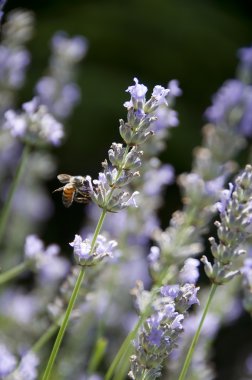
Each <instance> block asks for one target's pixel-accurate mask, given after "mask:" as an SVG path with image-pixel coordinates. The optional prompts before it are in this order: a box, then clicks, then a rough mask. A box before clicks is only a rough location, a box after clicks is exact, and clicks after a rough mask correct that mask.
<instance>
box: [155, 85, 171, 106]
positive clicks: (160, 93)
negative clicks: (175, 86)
mask: <svg viewBox="0 0 252 380" xmlns="http://www.w3.org/2000/svg"><path fill="white" fill-rule="evenodd" d="M169 92H170V90H169V88H164V87H162V86H160V85H157V86H155V87H154V89H153V92H152V97H153V98H155V101H156V104H157V105H159V106H160V105H162V104H165V105H166V106H168V102H167V99H166V97H167V95H168V93H169Z"/></svg>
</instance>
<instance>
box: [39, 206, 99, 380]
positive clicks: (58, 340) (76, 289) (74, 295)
mask: <svg viewBox="0 0 252 380" xmlns="http://www.w3.org/2000/svg"><path fill="white" fill-rule="evenodd" d="M105 216H106V210H102V213H101V216H100V219H99V221H98V223H97V226H96V229H95V232H94V236H93V240H92V243H91V251H90V254H92V252H93V250H94V247H95V243H96V239H97V236H98V235H99V232H100V230H101V228H102V224H103V221H104V219H105ZM84 276H85V267H81V270H80V273H79V275H78V278H77V280H76V284H75V287H74V289H73V292H72V295H71V298H70V300H69V304H68V307H67V310H66V313H65V315H64V318H63V321H62V324H61V326H60V329H59V332H58V335H57V338H56V340H55V343H54V346H53V349H52V352H51V355H50V358H49V360H48V363H47V366H46V369H45V372H44V375H43V377H42V380H48V379H49V377H50V374H51V371H52V368H53V365H54V362H55V359H56V356H57V354H58V351H59V348H60V345H61V342H62V339H63V337H64V334H65V331H66V328H67V325H68V322H69V319H70V316H71V313H72V310H73V308H74V304H75V301H76V299H77V297H78V294H79V290H80V288H81V284H82V281H83V279H84Z"/></svg>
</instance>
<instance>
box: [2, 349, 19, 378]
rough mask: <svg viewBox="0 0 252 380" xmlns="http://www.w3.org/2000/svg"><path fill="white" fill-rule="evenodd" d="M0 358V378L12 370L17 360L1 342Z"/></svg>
mask: <svg viewBox="0 0 252 380" xmlns="http://www.w3.org/2000/svg"><path fill="white" fill-rule="evenodd" d="M0 359H1V360H0V378H1V379H3V378H5V377H6V376H7V375H8V374H9V373H11V372H12V371H13V370H14V368H15V367H16V364H17V360H16V358H15V356H14V355H13V354H12V353H11V352H10V351H9V350H8V349H7V348H6V346H5V345H4V344H2V343H1V344H0Z"/></svg>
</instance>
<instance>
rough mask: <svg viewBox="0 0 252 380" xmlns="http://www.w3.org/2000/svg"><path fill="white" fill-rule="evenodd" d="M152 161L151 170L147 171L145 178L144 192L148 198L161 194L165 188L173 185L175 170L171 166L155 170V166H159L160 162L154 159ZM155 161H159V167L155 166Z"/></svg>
mask: <svg viewBox="0 0 252 380" xmlns="http://www.w3.org/2000/svg"><path fill="white" fill-rule="evenodd" d="M150 161H151V162H150V164H151V168H150V170H148V171H146V172H145V173H144V176H143V180H144V186H143V192H144V194H146V195H147V196H150V197H152V196H155V195H157V194H160V192H161V189H162V187H163V186H165V185H170V184H171V183H173V181H174V168H173V166H172V165H169V164H164V165H161V166H160V167H159V168H155V166H157V165H158V164H159V160H158V159H156V158H152V159H151V160H150ZM155 161H157V165H155Z"/></svg>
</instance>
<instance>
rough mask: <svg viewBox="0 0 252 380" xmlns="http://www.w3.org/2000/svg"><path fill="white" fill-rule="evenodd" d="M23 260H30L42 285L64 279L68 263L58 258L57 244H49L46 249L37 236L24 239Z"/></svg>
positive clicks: (58, 249)
mask: <svg viewBox="0 0 252 380" xmlns="http://www.w3.org/2000/svg"><path fill="white" fill-rule="evenodd" d="M24 253H25V258H26V259H27V260H30V261H31V263H32V265H33V266H34V267H35V269H36V271H38V274H39V279H40V281H42V282H44V283H50V284H51V283H52V282H57V281H58V280H60V279H62V278H64V277H65V275H66V274H67V272H68V270H69V263H68V261H67V260H66V259H64V258H63V257H60V256H59V253H60V248H59V246H58V245H57V244H50V245H48V247H47V248H45V245H44V243H43V241H42V240H40V239H39V238H38V236H37V235H29V236H27V237H26V240H25V246H24Z"/></svg>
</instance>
